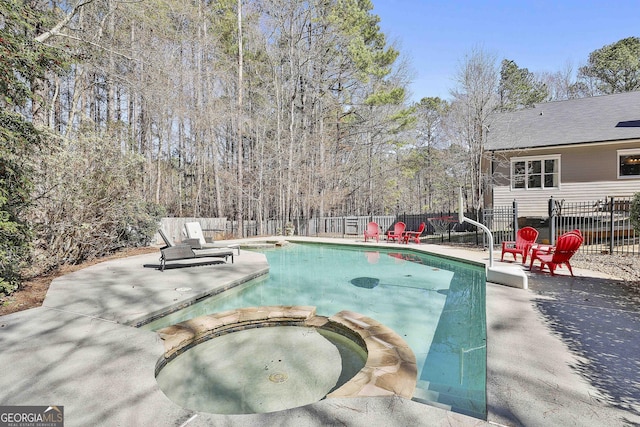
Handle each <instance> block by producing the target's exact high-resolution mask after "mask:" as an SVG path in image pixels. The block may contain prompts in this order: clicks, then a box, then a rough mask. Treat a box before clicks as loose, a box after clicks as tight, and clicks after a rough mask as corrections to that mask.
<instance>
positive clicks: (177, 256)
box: [158, 229, 233, 271]
mask: <svg viewBox="0 0 640 427" xmlns="http://www.w3.org/2000/svg"><path fill="white" fill-rule="evenodd" d="M158 234H160V237H162V240H164V243H165V245H166V246H164V247H162V248H160V253H161V255H160V271H164V269H165V267H166V264H167V261H180V260H188V259H202V258H224V261H225V262H227V258H229V257H231V263H232V264H233V249H231V248H212V249H195V250H194V248H193V247H192V246H191V243H194V242H193V240H197V239H187V240H186V241H185V243H182V244H179V245H176V244H174V243H173V242H172V241H171V239H169V237H168V236H167V235H166V234H165V233H164V231H163V230H162V229H159V230H158ZM195 243H197V244H198V245H199V242H195Z"/></svg>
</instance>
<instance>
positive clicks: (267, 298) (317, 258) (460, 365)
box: [144, 244, 486, 419]
mask: <svg viewBox="0 0 640 427" xmlns="http://www.w3.org/2000/svg"><path fill="white" fill-rule="evenodd" d="M262 252H264V253H265V254H266V256H267V259H268V262H269V267H270V272H269V275H268V277H267V278H266V279H258V280H254V281H251V282H248V283H246V284H244V285H241V286H239V287H237V288H234V289H232V290H230V291H227V292H225V293H223V294H221V295H218V296H215V297H211V298H209V299H206V300H203V301H201V302H198V303H197V304H194V305H192V306H190V307H187V308H186V309H184V310H181V311H179V312H176V313H173V314H170V315H168V316H166V317H163V318H161V319H158V320H156V321H154V322H152V323H149V324H147V325H145V326H144V328H146V329H152V330H155V329H160V328H162V327H165V326H169V325H172V324H175V323H178V322H181V321H184V320H187V319H190V318H193V317H197V316H201V315H205V314H209V313H214V312H219V311H224V310H229V309H235V308H240V307H255V306H267V305H312V306H315V307H316V308H317V313H318V314H319V315H324V316H331V315H333V314H335V313H337V312H339V311H342V310H351V311H355V312H358V313H361V314H364V315H366V316H369V317H372V318H374V319H376V320H377V321H379V322H381V323H383V324H385V325H386V326H388V327H390V328H392V329H393V330H395V331H396V332H397V333H398V334H400V335H401V336H402V337H403V338H404V339H405V341H406V342H407V343H408V344H409V345H410V346H411V348H412V350H413V352H414V353H415V355H416V359H417V363H418V387H417V390H416V393H415V395H414V396H415V397H414V399H415V400H418V401H421V402H424V403H429V404H436V405H441V406H444V407H448V408H450V409H451V410H452V411H455V412H460V413H464V414H467V415H470V416H474V417H476V418H481V419H485V418H486V392H485V389H486V318H485V272H484V268H482V267H478V266H475V265H472V264H468V263H464V262H457V261H452V260H448V259H444V258H440V257H436V256H431V255H428V254H422V253H417V252H413V251H408V250H407V251H404V250H391V249H387V248H377V247H376V248H374V247H370V248H364V247H351V246H340V245H320V244H290V245H287V246H285V247H283V248H277V249H269V250H265V251H262Z"/></svg>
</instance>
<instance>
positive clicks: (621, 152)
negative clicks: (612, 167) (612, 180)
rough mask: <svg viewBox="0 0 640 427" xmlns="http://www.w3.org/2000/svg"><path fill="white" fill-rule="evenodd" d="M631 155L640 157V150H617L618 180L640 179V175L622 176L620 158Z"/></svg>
mask: <svg viewBox="0 0 640 427" xmlns="http://www.w3.org/2000/svg"><path fill="white" fill-rule="evenodd" d="M630 154H638V155H640V148H627V149H624V150H617V152H616V175H617V177H618V179H638V178H640V174H638V175H620V156H628V155H630Z"/></svg>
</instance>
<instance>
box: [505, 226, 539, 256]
mask: <svg viewBox="0 0 640 427" xmlns="http://www.w3.org/2000/svg"><path fill="white" fill-rule="evenodd" d="M537 238H538V230H536V229H535V228H533V227H523V228H521V229H520V230H518V232H517V233H516V240H515V241H504V242H502V256H501V257H500V261H504V254H506V253H510V254H512V255H513V260H514V261H517V257H516V255H520V256H521V257H522V263H523V264H525V263H526V262H527V256H528V254H529V251H530V250H531V245H533V244H534V243H535V242H536V239H537Z"/></svg>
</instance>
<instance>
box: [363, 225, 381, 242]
mask: <svg viewBox="0 0 640 427" xmlns="http://www.w3.org/2000/svg"><path fill="white" fill-rule="evenodd" d="M374 237H375V239H376V242H379V241H380V227H378V223H376V222H373V221H371V222H370V223H369V224H367V229H366V230H364V241H365V242H366V241H367V239H373V238H374Z"/></svg>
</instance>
